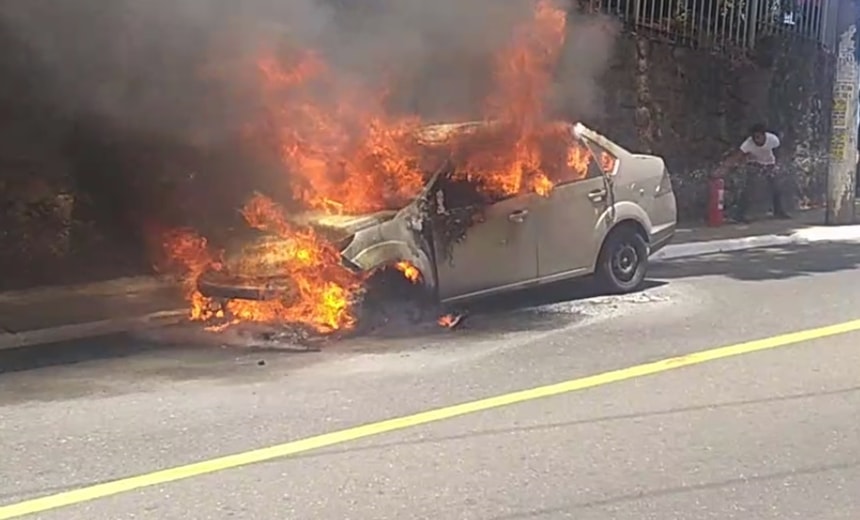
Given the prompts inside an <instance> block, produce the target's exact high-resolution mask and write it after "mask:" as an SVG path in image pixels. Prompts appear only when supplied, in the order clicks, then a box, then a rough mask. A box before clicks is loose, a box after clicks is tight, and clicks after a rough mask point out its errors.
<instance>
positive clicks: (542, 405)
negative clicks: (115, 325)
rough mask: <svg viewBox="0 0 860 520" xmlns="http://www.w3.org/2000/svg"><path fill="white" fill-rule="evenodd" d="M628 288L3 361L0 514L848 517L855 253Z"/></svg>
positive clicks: (856, 357) (854, 498)
mask: <svg viewBox="0 0 860 520" xmlns="http://www.w3.org/2000/svg"><path fill="white" fill-rule="evenodd" d="M652 275H653V276H652V278H653V280H654V282H653V283H652V284H651V287H650V288H649V289H648V290H646V291H645V292H643V293H640V294H637V295H630V296H624V297H591V298H580V299H577V300H575V301H563V300H564V299H563V298H561V297H560V296H562V295H563V293H565V294H576V291H573V292H567V293H566V291H572V290H571V289H569V288H558V289H556V290H555V291H551V292H549V293H546V292H544V293H542V294H539V295H535V294H528V295H518V296H516V297H515V298H512V299H507V300H506V301H504V302H497V305H496V307H497V308H493V309H486V310H484V312H483V313H480V314H476V315H474V316H471V317H470V318H469V319H468V320H467V321H466V322H465V323H464V325H463V327H462V328H460V329H458V330H454V331H445V330H436V329H435V328H419V329H417V330H411V331H410V334H403V331H402V330H400V331H399V332H400V334H390V335H388V336H384V337H383V336H382V335H377V336H375V337H371V338H364V339H356V340H350V341H345V342H342V343H339V344H337V345H331V346H328V347H326V348H325V349H323V351H322V352H316V353H301V354H297V353H292V352H285V351H276V350H259V349H258V350H254V349H249V348H241V347H237V346H236V345H235V343H237V341H236V340H235V338H233V339H231V338H230V337H229V336H226V337H219V338H216V339H214V340H213V339H211V338H208V339H206V340H205V341H203V340H201V338H200V337H198V336H197V335H195V334H190V333H188V332H187V331H186V330H182V331H177V330H174V331H169V333H164V334H163V335H162V336H160V337H157V338H146V339H141V338H109V339H106V340H103V341H100V342H88V343H86V344H78V345H61V346H55V347H51V348H43V349H37V350H33V349H31V350H28V351H26V352H12V353H8V354H6V355H4V356H3V357H2V358H0V367H3V369H4V370H5V371H6V373H4V374H2V375H0V439H2V443H0V460H2V464H0V519H2V518H19V517H24V516H22V515H24V514H25V513H31V514H30V515H28V516H26V517H27V518H46V519H81V520H90V519H93V518H111V519H122V518H158V519H174V518H175V519H186V518H195V519H207V518H212V519H220V518H290V519H292V518H297V519H302V518H313V519H345V518H355V519H364V518H374V519H387V518H390V519H398V520H401V519H411V518H416V519H425V518H426V519H431V518H432V519H436V518H452V519H471V518H475V519H544V518H546V519H553V518H577V519H590V518H594V519H606V518H613V519H631V520H633V519H636V520H640V519H652V518H653V519H661V520H662V519H709V518H714V519H730V518H738V519H744V520H747V519H764V518H802V519H842V518H844V519H848V518H851V519H856V518H860V493H858V490H860V346H858V345H860V323H858V322H856V321H853V320H857V319H858V318H860V291H857V289H856V288H857V287H858V284H860V248H858V247H857V246H856V245H845V244H843V245H836V244H832V245H830V244H817V245H815V246H814V247H804V246H794V247H790V248H774V249H770V250H761V251H753V252H746V253H736V254H731V255H716V256H712V257H706V258H697V259H689V260H684V261H676V262H672V263H667V264H664V265H661V266H659V267H655V268H654V269H653V272H652ZM580 296H581V295H580ZM512 300H513V301H512ZM559 300H561V301H559ZM849 322H850V323H849ZM845 323H848V325H842V326H841V327H842V328H841V329H840V328H837V329H833V328H831V329H821V327H827V326H830V325H834V324H845ZM812 329H814V330H812ZM808 330H812V332H808V333H804V335H801V336H796V335H795V336H785V334H787V333H793V332H796V331H808ZM855 330H857V331H855ZM186 334H188V335H186ZM768 338H775V339H768ZM192 339H193V341H192ZM762 339H763V340H764V341H755V340H762ZM751 341H752V343H749V342H751ZM221 343H231V344H232V346H221ZM724 346H732V349H730V350H718V351H713V350H712V349H715V348H719V347H724ZM701 351H708V352H716V353H715V354H713V355H712V354H707V355H698V357H697V355H692V356H687V357H681V358H678V359H674V360H672V361H668V362H661V360H666V359H667V358H677V357H678V356H685V355H688V354H693V353H696V352H701ZM729 353H731V354H738V355H733V356H727V354H729ZM710 358H714V359H710ZM709 359H710V360H709ZM701 361H707V362H701ZM654 362H657V363H656V365H647V366H650V367H652V368H654V367H657V370H652V372H654V373H650V374H649V373H648V370H644V371H643V369H642V368H641V367H642V365H643V364H647V363H654ZM629 367H634V368H632V369H630V368H629ZM637 367H638V368H637ZM615 370H620V372H613V373H612V374H616V375H612V374H610V375H609V376H605V375H604V376H599V377H597V378H591V379H584V380H583V379H582V378H588V377H589V376H594V375H595V374H606V373H607V372H609V371H615ZM565 381H568V382H571V381H572V383H566V384H565V385H566V386H565V385H562V386H561V387H557V388H556V387H554V388H555V389H554V390H552V391H546V392H544V391H543V390H541V391H537V392H533V393H532V394H527V395H526V394H515V395H514V396H513V397H511V396H510V393H511V392H516V391H520V390H525V389H530V388H535V387H540V386H542V385H548V384H554V383H560V382H565ZM583 381H584V382H583ZM541 392H544V393H546V394H547V396H544V397H541V396H540V395H538V394H541ZM550 394H551V395H550ZM493 396H506V397H502V398H500V399H499V400H497V401H493V402H492V403H493V404H494V406H495V405H498V406H496V407H493V408H490V409H483V408H482V407H484V408H489V406H484V405H485V404H486V403H487V402H486V401H483V403H484V404H480V403H481V402H479V404H478V405H469V406H473V408H475V409H474V410H472V409H452V408H450V406H452V405H456V404H458V403H474V401H476V400H480V399H484V398H488V397H493ZM446 407H447V408H446ZM440 408H441V411H437V412H433V414H430V415H426V414H425V415H419V416H415V415H414V414H419V413H421V412H425V411H427V410H434V409H440ZM467 408H468V407H467ZM452 410H453V412H452ZM459 412H474V413H464V414H462V415H458V416H453V417H452V415H457V413H459ZM396 417H406V418H405V419H402V420H401V421H400V422H397V423H382V425H380V424H378V421H383V420H386V419H390V418H396ZM416 417H417V419H416ZM367 423H374V424H371V426H369V427H367V428H365V429H362V430H355V429H354V427H355V426H358V425H362V424H367ZM350 428H353V429H350ZM344 430H345V432H343V433H338V434H336V435H334V436H327V437H323V438H322V439H323V440H322V441H320V440H311V441H302V442H304V444H302V443H301V442H300V443H298V444H296V443H291V442H292V441H296V440H301V439H305V438H307V437H310V436H316V435H320V434H326V433H331V432H342V431H344ZM362 435H363V437H362ZM359 437H360V438H359ZM317 439H319V438H317ZM284 443H287V444H284ZM323 445H325V446H323ZM269 446H280V447H278V448H275V449H274V450H273V451H272V452H264V453H259V452H257V453H256V454H255V453H250V454H249V453H247V452H248V451H249V450H255V449H258V448H265V447H269ZM309 448H318V449H309ZM279 450H280V451H279ZM284 453H294V454H293V455H292V456H289V457H279V456H277V455H279V454H284ZM232 454H239V455H238V456H237V457H235V458H232V459H217V458H218V457H222V456H225V455H232ZM254 457H259V458H260V459H259V460H262V461H261V462H258V463H254V464H249V463H250V462H253V459H254ZM212 459H216V460H214V461H211V460H212ZM200 461H211V462H208V463H207V464H204V465H198V466H192V467H190V468H188V467H186V468H184V469H180V470H174V471H172V472H170V471H168V472H166V473H164V472H162V473H154V472H157V471H159V470H164V469H166V468H173V467H176V466H182V465H187V464H191V463H196V462H200ZM215 470H218V471H215ZM183 472H185V473H183ZM180 476H182V477H188V478H184V479H181V480H177V478H178V477H180ZM125 477H135V478H134V479H132V480H130V481H126V482H125V483H121V484H119V485H118V484H111V483H110V482H112V481H115V480H117V479H122V478H125ZM100 483H108V484H107V485H104V486H101V487H98V486H97V487H95V488H91V486H93V485H98V484H100ZM81 488H85V490H84V491H75V490H80V489H81ZM69 491H71V492H72V493H71V494H68V493H67V494H63V493H66V492H69ZM39 497H47V498H45V499H44V500H42V501H33V499H37V498H39ZM4 506H5V507H4Z"/></svg>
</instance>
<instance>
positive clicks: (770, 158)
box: [714, 124, 791, 223]
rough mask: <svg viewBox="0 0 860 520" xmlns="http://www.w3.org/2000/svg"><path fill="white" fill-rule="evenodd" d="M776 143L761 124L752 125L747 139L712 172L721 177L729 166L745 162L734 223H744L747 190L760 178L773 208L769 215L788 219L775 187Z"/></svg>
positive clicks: (748, 198) (777, 143)
mask: <svg viewBox="0 0 860 520" xmlns="http://www.w3.org/2000/svg"><path fill="white" fill-rule="evenodd" d="M779 144H780V143H779V137H777V136H776V134H774V133H771V132H768V131H767V128H766V127H765V126H764V125H763V124H755V125H753V126H752V127H751V128H750V131H749V136H748V137H747V138H746V139H745V140H744V142H743V143H741V145H740V147H739V149H738V150H736V151H735V152H734V153H733V154H732V155H730V156H729V157H728V159H726V161H724V162H723V164H722V165H720V167H719V168H717V170H716V172H714V174H715V175H717V176H719V177H722V176H723V175H724V174H725V171H726V169H728V168H729V167H732V166H737V165H738V164H740V163H741V162H744V161H745V162H746V164H745V165H744V171H743V177H744V178H743V180H742V181H741V189H740V194H739V196H738V203H737V214H736V218H735V220H737V221H738V222H744V223H745V222H748V220H747V210H748V209H749V205H750V198H751V196H752V189H751V188H752V186H753V183H754V182H755V181H756V180H757V179H759V178H761V177H764V178H765V180H766V181H767V188H768V191H769V192H770V199H771V204H772V205H773V216H774V217H776V218H779V219H789V218H791V217H790V216H789V215H788V214H787V213H786V212H785V209H784V208H783V205H782V190H781V189H780V186H779V179H778V172H777V166H776V155H775V154H774V150H776V149H777V148H779Z"/></svg>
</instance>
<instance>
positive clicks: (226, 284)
mask: <svg viewBox="0 0 860 520" xmlns="http://www.w3.org/2000/svg"><path fill="white" fill-rule="evenodd" d="M197 290H198V291H200V294H202V295H203V296H205V297H206V298H216V299H224V300H256V301H267V300H284V299H288V298H289V297H290V296H291V295H292V294H293V287H292V285H291V284H290V283H289V281H288V280H286V279H283V278H268V279H255V280H243V279H238V278H230V277H227V276H224V275H222V274H220V273H218V272H216V271H207V272H205V273H203V274H202V275H201V276H200V277H199V278H198V279H197Z"/></svg>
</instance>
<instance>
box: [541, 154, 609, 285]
mask: <svg viewBox="0 0 860 520" xmlns="http://www.w3.org/2000/svg"><path fill="white" fill-rule="evenodd" d="M571 147H572V148H570V149H569V153H568V155H569V156H575V157H577V158H578V160H577V161H575V162H576V163H578V164H574V165H573V166H571V165H566V166H565V168H563V169H562V171H561V172H560V173H559V174H557V175H558V178H556V179H554V181H555V187H554V188H553V190H552V191H551V192H550V194H549V196H548V197H547V198H546V199H545V200H544V201H542V202H541V203H540V207H539V209H538V211H537V212H536V213H537V214H536V217H537V218H536V219H535V220H536V221H537V223H536V225H537V227H538V228H539V233H538V274H539V276H540V278H541V279H544V280H545V279H552V278H559V279H561V278H566V277H568V276H575V275H577V274H580V273H585V272H586V271H588V270H589V269H590V268H591V267H592V266H593V265H594V262H595V260H596V258H597V255H598V254H599V249H600V246H601V244H600V236H601V234H600V233H597V232H596V231H597V229H596V228H597V226H598V225H599V222H600V218H601V216H602V215H603V214H604V213H605V212H606V211H607V209H608V208H609V206H610V204H611V200H612V197H611V195H612V194H611V193H610V192H609V190H611V189H612V186H611V183H610V182H608V179H607V178H606V174H604V172H603V170H602V168H601V166H600V165H599V164H598V163H597V161H596V160H595V155H594V154H592V150H589V149H588V147H587V146H586V145H585V144H584V143H583V142H581V141H574V142H572V143H571ZM602 155H603V153H602V152H601V153H600V154H599V155H598V157H600V156H602ZM602 158H603V160H604V162H607V164H606V165H607V166H611V168H612V169H613V170H614V168H615V165H614V163H613V162H611V158H610V157H602ZM569 162H571V164H573V162H572V161H569ZM586 162H587V167H583V166H582V165H583V164H585V163H586ZM609 173H611V172H609Z"/></svg>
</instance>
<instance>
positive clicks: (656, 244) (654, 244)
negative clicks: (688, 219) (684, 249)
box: [648, 224, 677, 255]
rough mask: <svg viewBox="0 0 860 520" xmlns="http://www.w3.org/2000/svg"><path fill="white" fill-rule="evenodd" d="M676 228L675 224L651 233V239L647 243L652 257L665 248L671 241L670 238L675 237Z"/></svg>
mask: <svg viewBox="0 0 860 520" xmlns="http://www.w3.org/2000/svg"><path fill="white" fill-rule="evenodd" d="M676 228H677V225H676V224H667V225H666V226H662V227H660V228H656V229H654V230H653V232H652V233H651V238H650V240H649V241H648V243H649V246H650V254H652V255H653V254H654V253H656V252H657V251H659V250H661V249H663V248H664V247H666V246H667V245H668V244H669V243H670V242H671V241H672V238H674V237H675V230H676Z"/></svg>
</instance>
